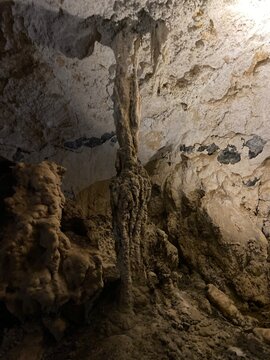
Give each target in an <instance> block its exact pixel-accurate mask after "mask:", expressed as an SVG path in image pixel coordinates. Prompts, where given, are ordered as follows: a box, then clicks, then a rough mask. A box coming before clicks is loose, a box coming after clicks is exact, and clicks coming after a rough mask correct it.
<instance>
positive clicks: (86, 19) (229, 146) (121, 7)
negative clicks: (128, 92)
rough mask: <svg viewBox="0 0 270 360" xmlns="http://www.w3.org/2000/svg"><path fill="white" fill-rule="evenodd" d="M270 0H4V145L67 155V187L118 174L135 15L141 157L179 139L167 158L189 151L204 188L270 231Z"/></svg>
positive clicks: (33, 157) (5, 150) (14, 152)
mask: <svg viewBox="0 0 270 360" xmlns="http://www.w3.org/2000/svg"><path fill="white" fill-rule="evenodd" d="M265 6H267V3H266V2H265V1H260V2H256V1H253V0H248V1H246V2H244V1H243V0H237V1H235V2H231V1H225V0H223V1H217V0H212V1H207V2H206V1H203V0H201V1H200V0H198V1H191V2H188V1H165V0H164V1H163V0H160V1H158V2H157V1H140V2H137V3H133V2H131V1H121V2H119V1H110V2H108V1H106V2H98V3H93V2H89V1H85V0H80V1H76V4H73V2H70V1H64V2H62V3H60V2H58V1H56V0H51V1H45V0H43V1H42V0H40V1H35V2H34V3H30V2H28V1H26V0H23V1H15V3H14V5H13V3H11V2H6V1H2V2H1V9H2V11H1V41H0V53H1V57H0V61H1V76H0V78H1V95H0V101H1V108H2V112H1V114H0V128H1V130H0V139H2V140H1V145H0V153H1V154H2V155H3V156H6V157H8V158H9V159H12V158H13V159H14V160H16V161H17V160H25V161H31V162H32V161H33V162H35V161H40V160H43V159H44V158H49V159H53V160H55V161H56V162H58V163H60V164H62V165H64V166H65V167H67V177H66V180H65V185H64V186H65V190H66V193H67V194H68V195H69V196H70V197H72V196H74V195H76V194H78V192H79V191H81V190H83V189H84V188H86V187H88V186H89V184H90V183H93V182H95V181H97V180H103V179H106V178H110V177H111V176H112V175H113V173H114V160H115V156H116V150H117V147H118V145H117V142H116V137H115V136H113V133H114V132H115V126H114V122H113V114H112V107H113V103H112V100H111V95H112V89H113V81H114V76H115V68H116V61H115V56H114V53H113V51H112V48H113V40H114V37H115V35H116V33H117V32H118V29H120V28H121V27H122V26H123V25H124V24H125V23H126V22H128V21H131V22H134V23H136V22H137V23H139V24H141V25H140V26H139V27H137V31H138V32H139V33H141V35H142V46H141V48H140V51H139V54H138V62H139V64H138V72H139V73H138V75H139V83H140V90H141V94H142V123H141V128H140V133H139V138H140V141H139V143H140V146H139V157H140V159H141V160H142V162H143V163H145V162H147V161H148V160H149V158H151V157H152V156H153V155H154V154H155V153H156V152H157V151H158V150H159V149H161V148H162V147H163V146H166V147H168V146H171V149H172V150H174V151H173V152H174V154H173V155H172V156H170V159H169V158H168V163H169V162H170V163H171V162H172V161H173V162H174V163H175V164H177V163H179V162H180V161H181V155H182V154H184V155H185V156H186V157H188V158H189V159H190V160H191V161H190V162H188V164H189V166H190V167H191V170H190V171H193V172H194V173H196V174H198V173H199V177H200V179H201V180H200V181H201V183H202V187H203V191H204V192H205V193H211V194H213V192H217V193H220V192H223V193H224V196H225V197H228V198H229V199H230V201H232V202H233V203H234V206H235V207H236V209H237V211H240V210H239V209H241V211H242V210H244V212H245V213H246V215H247V216H248V217H251V218H253V220H254V221H255V222H256V225H257V226H258V228H259V229H260V230H263V232H264V234H265V235H266V237H268V236H269V233H270V225H269V220H268V213H269V210H270V208H269V199H268V197H267V192H268V190H267V189H268V187H269V171H268V168H269V164H268V162H269V161H268V156H269V145H268V139H269V136H270V134H269V126H268V113H269V104H270V102H269V93H270V92H269V89H268V87H269V81H268V80H267V78H268V75H269V74H268V73H269V46H268V41H267V39H268V36H269V31H270V29H269V26H268V22H267V19H268V13H267V12H266V11H264V9H265ZM138 19H139V22H138ZM179 19H181V21H180V20H179ZM146 30H147V31H146ZM149 30H151V31H149ZM95 41H96V43H95ZM94 43H95V46H94ZM77 58H79V59H77ZM111 136H112V137H111ZM213 144H214V145H213ZM177 155H179V156H177ZM205 155H208V156H205ZM183 181H185V179H183ZM253 183H254V185H252V184H253ZM193 190H196V189H195V188H194V189H193ZM253 214H256V218H254V215H253Z"/></svg>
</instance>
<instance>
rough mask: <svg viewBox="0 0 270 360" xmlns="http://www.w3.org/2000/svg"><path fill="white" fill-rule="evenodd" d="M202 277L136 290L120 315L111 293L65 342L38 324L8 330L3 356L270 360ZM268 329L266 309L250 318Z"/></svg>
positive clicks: (185, 276) (182, 276) (22, 359)
mask: <svg viewBox="0 0 270 360" xmlns="http://www.w3.org/2000/svg"><path fill="white" fill-rule="evenodd" d="M205 285H206V284H205V282H204V281H203V280H202V279H201V277H200V276H199V275H198V274H196V273H193V274H192V273H189V272H188V271H186V272H184V273H180V272H179V281H178V287H175V286H173V285H172V284H171V283H170V281H169V282H168V283H164V284H163V286H162V287H161V288H155V289H149V288H148V287H138V288H136V289H135V291H134V294H135V306H134V312H133V313H132V314H131V313H129V312H124V311H119V309H118V307H117V306H116V305H114V304H113V301H112V300H113V297H114V294H115V291H112V293H111V294H110V293H108V292H107V293H106V294H105V295H104V296H103V297H102V298H101V301H100V300H99V302H98V304H97V305H96V307H95V308H94V309H93V311H92V313H91V314H90V316H89V324H88V325H85V326H84V327H76V326H70V328H69V329H68V330H67V333H66V336H65V337H63V338H62V339H61V340H60V341H59V342H56V341H55V340H53V338H52V337H51V336H50V335H49V334H48V333H46V331H44V330H43V329H41V328H40V327H38V326H34V325H33V324H26V325H25V326H18V325H17V326H15V327H12V328H10V329H6V330H5V332H4V335H3V340H2V345H1V352H0V358H1V359H7V360H15V359H16V360H29V359H31V360H38V359H40V360H52V359H53V360H69V359H70V360H72V359H80V360H86V359H87V360H90V359H91V360H116V359H117V360H130V359H132V360H133V359H134V360H138V359H142V360H144V359H145V360H171V359H173V360H181V359H183V360H184V359H188V360H189V359H190V360H192V359H198V360H199V359H215V360H222V359H231V360H233V359H248V360H257V359H258V360H265V359H270V346H269V345H268V344H267V343H265V342H263V341H262V339H260V338H259V337H257V336H255V335H254V333H253V332H252V328H249V327H248V326H246V327H245V326H239V325H234V324H233V322H232V321H231V319H230V320H228V319H226V318H225V317H224V316H223V315H222V314H221V313H220V312H219V311H218V310H217V309H216V308H215V307H213V306H212V305H211V304H210V302H209V301H208V300H207V297H206V295H205ZM250 315H251V316H253V317H257V319H259V320H256V319H253V320H254V321H257V326H259V327H260V326H263V327H266V325H267V324H266V323H263V319H264V318H265V319H267V318H269V314H268V311H267V310H265V309H260V310H256V311H255V312H254V313H253V314H250Z"/></svg>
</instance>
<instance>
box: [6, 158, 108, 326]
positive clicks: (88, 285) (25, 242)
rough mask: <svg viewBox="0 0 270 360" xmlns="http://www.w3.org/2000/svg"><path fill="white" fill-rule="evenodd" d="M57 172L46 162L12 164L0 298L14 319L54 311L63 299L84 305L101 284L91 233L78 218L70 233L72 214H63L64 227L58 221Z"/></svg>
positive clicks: (59, 173)
mask: <svg viewBox="0 0 270 360" xmlns="http://www.w3.org/2000/svg"><path fill="white" fill-rule="evenodd" d="M63 173H64V169H63V168H62V167H61V166H58V165H55V164H53V163H49V162H43V163H40V164H39V165H26V164H23V163H20V164H18V165H16V166H15V167H14V169H13V176H14V178H15V179H16V186H15V188H14V195H13V196H11V197H8V198H6V199H5V204H6V211H7V212H8V214H9V218H8V221H7V222H6V224H5V226H4V231H3V232H2V233H3V236H2V238H1V242H0V267H1V271H0V274H1V279H0V283H1V301H3V302H4V303H5V304H6V307H7V309H8V310H9V311H10V312H11V313H12V314H13V315H15V316H16V317H18V318H19V319H26V318H29V317H40V316H41V317H42V316H46V315H51V316H54V315H56V314H58V313H59V311H60V309H61V307H62V306H63V305H64V304H67V303H68V302H71V303H74V304H77V305H80V304H83V305H85V308H86V309H87V307H89V308H90V307H91V302H92V301H93V300H94V299H95V297H97V295H98V294H99V293H100V291H101V290H102V289H103V287H104V271H103V263H102V258H101V256H100V254H99V251H98V248H97V246H96V244H95V243H93V241H92V242H91V234H90V238H89V234H87V233H85V232H87V228H86V227H85V228H83V224H79V227H78V228H79V229H80V231H81V234H80V235H81V236H79V235H77V236H76V234H74V233H72V231H71V230H72V229H74V228H75V225H74V223H73V224H72V219H73V221H75V219H76V216H74V214H73V215H72V216H71V214H69V215H67V214H66V215H65V217H66V219H67V218H68V224H69V228H68V226H67V225H66V224H65V223H63V224H62V210H63V207H64V200H65V199H64V196H63V194H62V191H61V189H60V185H61V179H62V176H63ZM73 213H74V210H73ZM79 221H81V222H83V220H82V219H81V218H79ZM63 227H64V228H65V230H66V233H67V234H69V235H70V236H67V235H66V234H65V233H64V232H63V231H62V228H63ZM83 229H84V230H83ZM83 232H84V233H83ZM87 235H88V236H87Z"/></svg>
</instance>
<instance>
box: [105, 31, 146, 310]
mask: <svg viewBox="0 0 270 360" xmlns="http://www.w3.org/2000/svg"><path fill="white" fill-rule="evenodd" d="M139 45H140V39H139V38H138V35H137V34H136V33H134V32H133V31H132V30H131V29H126V30H123V31H121V32H120V33H119V34H118V35H117V37H116V39H115V55H116V60H117V69H116V78H115V84H114V119H115V126H116V133H117V137H118V142H119V145H120V148H119V151H118V154H117V160H116V170H117V177H116V178H115V179H114V180H113V181H112V184H111V199H112V213H113V221H114V231H115V236H116V246H117V256H118V266H119V270H120V276H121V293H120V303H121V305H123V306H126V307H128V308H132V302H133V301H132V286H133V283H134V282H136V283H138V282H139V281H140V280H141V279H143V277H144V275H143V263H142V256H141V245H142V244H141V240H142V239H141V234H142V229H143V225H144V224H145V222H146V219H147V203H148V201H149V198H150V192H151V186H150V180H149V178H148V175H147V173H146V171H145V169H144V168H143V166H142V165H141V164H140V162H139V160H138V156H137V153H138V129H139V124H140V95H139V87H138V79H137V55H138V48H139Z"/></svg>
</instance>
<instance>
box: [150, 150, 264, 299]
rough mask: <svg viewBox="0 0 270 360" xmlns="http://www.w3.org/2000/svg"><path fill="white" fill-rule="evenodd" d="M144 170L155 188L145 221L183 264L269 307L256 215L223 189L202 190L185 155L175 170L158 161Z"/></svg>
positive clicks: (201, 181)
mask: <svg viewBox="0 0 270 360" xmlns="http://www.w3.org/2000/svg"><path fill="white" fill-rule="evenodd" d="M206 156H207V157H208V155H206ZM147 169H148V171H149V173H150V175H151V177H152V183H153V186H154V187H155V188H156V191H155V192H153V195H152V200H151V202H150V211H149V213H150V216H151V218H152V219H156V220H154V221H155V222H156V223H157V224H159V226H161V227H162V228H163V229H164V230H165V231H166V232H167V233H168V234H169V237H170V239H171V241H173V242H174V243H176V244H178V246H179V247H180V250H181V254H182V256H183V257H184V259H185V261H187V262H188V263H189V264H190V265H191V266H192V267H193V268H195V269H197V270H198V271H199V272H200V273H201V274H202V275H203V277H204V278H205V279H206V280H207V281H208V282H211V283H213V284H214V285H216V286H218V287H220V288H221V289H222V290H225V291H228V289H230V290H229V291H232V292H233V293H236V294H237V295H238V296H240V297H241V298H242V299H244V300H245V301H254V302H260V303H262V304H267V303H269V277H268V276H269V275H268V273H269V263H268V257H269V255H268V241H267V239H266V237H265V236H264V234H263V233H262V230H261V229H259V228H258V227H257V226H256V216H255V215H254V214H253V216H252V214H249V212H248V210H246V209H244V208H243V207H242V206H241V204H237V197H236V198H235V199H233V194H232V195H231V196H229V195H227V193H226V192H225V191H226V188H225V189H220V190H219V191H212V192H207V191H205V187H204V182H203V180H202V179H201V175H202V174H203V171H202V172H199V173H195V172H194V169H193V167H192V160H189V159H188V158H187V157H186V156H185V157H184V156H183V157H182V161H181V162H180V163H179V164H178V165H176V166H172V165H168V163H167V161H166V159H165V158H164V157H163V156H162V157H161V159H159V160H158V159H154V160H153V161H152V162H150V163H149V164H148V166H147ZM207 180H208V181H209V182H208V183H206V184H207V185H208V186H210V185H211V183H210V181H211V180H210V179H209V178H208V177H207ZM213 182H215V179H213ZM229 182H230V180H229ZM245 189H246V191H247V192H248V191H250V188H249V187H246V188H245ZM241 195H242V196H245V193H243V192H242V194H241ZM233 200H236V201H233Z"/></svg>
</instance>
